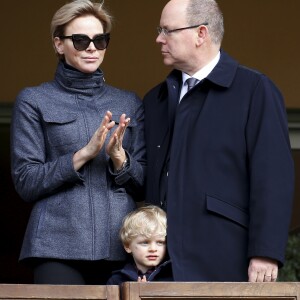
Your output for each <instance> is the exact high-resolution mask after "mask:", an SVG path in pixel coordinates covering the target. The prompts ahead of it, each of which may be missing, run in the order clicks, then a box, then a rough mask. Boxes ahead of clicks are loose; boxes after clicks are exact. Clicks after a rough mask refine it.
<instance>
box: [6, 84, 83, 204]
mask: <svg viewBox="0 0 300 300" xmlns="http://www.w3.org/2000/svg"><path fill="white" fill-rule="evenodd" d="M34 94H35V93H34V91H33V90H32V89H25V90H23V91H22V92H21V93H20V94H19V95H18V97H17V99H16V103H15V107H14V111H13V116H12V122H11V172H12V179H13V182H14V185H15V188H16V191H17V192H18V194H19V195H20V196H21V198H22V199H24V200H25V201H28V202H33V201H37V200H39V199H41V198H42V197H45V196H47V195H51V194H52V193H55V192H56V191H57V190H59V189H60V188H62V187H63V186H64V185H65V184H70V183H76V182H80V181H82V178H81V176H80V174H79V173H77V172H76V171H75V170H74V167H73V161H72V158H73V153H67V154H65V155H63V156H60V157H58V158H57V159H55V160H53V161H49V160H47V149H46V148H47V147H46V142H45V140H46V139H45V136H44V131H43V125H42V121H41V116H40V114H39V110H38V107H37V105H36V103H35V102H34V101H33V100H32V99H34V96H36V95H34Z"/></svg>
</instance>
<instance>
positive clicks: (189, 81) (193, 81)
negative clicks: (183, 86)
mask: <svg viewBox="0 0 300 300" xmlns="http://www.w3.org/2000/svg"><path fill="white" fill-rule="evenodd" d="M197 81H198V80H197V79H196V78H193V77H191V78H188V79H187V80H186V81H185V82H186V83H187V86H188V88H187V90H188V91H189V90H190V89H191V88H192V87H194V85H195V84H196V83H197Z"/></svg>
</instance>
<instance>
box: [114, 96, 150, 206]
mask: <svg viewBox="0 0 300 300" xmlns="http://www.w3.org/2000/svg"><path fill="white" fill-rule="evenodd" d="M135 103H137V105H136V109H135V112H134V113H133V118H134V120H133V122H134V124H135V126H133V127H132V129H131V130H132V134H131V146H130V149H125V151H126V155H127V157H128V166H127V167H126V168H125V169H124V170H123V171H122V172H120V173H115V172H114V168H113V164H112V161H111V160H110V162H109V173H110V174H111V176H112V177H113V178H114V182H115V183H116V184H117V185H119V186H124V188H125V189H126V192H127V193H128V194H130V195H131V196H132V197H133V198H134V199H135V201H137V202H139V201H143V200H144V197H145V195H144V194H145V187H144V186H145V172H146V146H145V137H144V106H143V103H142V101H141V100H140V99H139V98H136V101H135ZM125 134H126V132H125Z"/></svg>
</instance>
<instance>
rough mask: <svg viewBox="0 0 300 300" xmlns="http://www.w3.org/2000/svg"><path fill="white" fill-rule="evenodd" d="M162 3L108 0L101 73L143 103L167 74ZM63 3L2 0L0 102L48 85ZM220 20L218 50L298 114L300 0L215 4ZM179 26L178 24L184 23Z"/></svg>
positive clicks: (57, 0)
mask: <svg viewBox="0 0 300 300" xmlns="http://www.w3.org/2000/svg"><path fill="white" fill-rule="evenodd" d="M166 2H167V0H163V1H162V0H125V1H122V0H106V1H105V3H106V6H107V7H108V8H109V9H110V11H111V13H112V14H113V15H114V17H115V22H114V28H113V31H112V40H111V43H110V45H109V49H108V51H107V54H106V58H105V61H104V63H103V65H102V68H103V70H104V72H105V75H106V80H107V81H108V82H109V83H110V84H112V85H115V86H118V87H121V88H125V89H130V90H134V91H136V92H137V93H138V94H139V95H140V96H141V97H142V96H143V95H144V93H145V92H146V91H147V90H148V89H149V88H151V87H152V86H153V85H155V84H156V83H158V82H159V81H161V80H162V79H163V78H164V77H165V75H166V74H167V73H168V72H169V69H168V68H166V67H165V66H163V64H162V59H161V56H160V52H159V47H158V46H157V45H156V44H155V38H156V27H157V25H158V24H159V18H160V12H161V9H162V7H163V6H164V4H165V3H166ZM64 3H66V0H26V1H21V0H17V1H5V2H4V1H3V2H1V9H0V33H1V42H0V54H1V70H2V73H1V90H0V103H1V102H2V103H3V102H13V101H14V99H15V96H16V95H17V93H18V91H19V90H20V89H21V88H23V87H25V86H32V85H36V84H39V83H40V82H43V81H46V80H50V79H52V77H53V73H54V70H55V66H56V57H55V55H54V52H53V50H52V46H51V42H50V33H49V24H50V21H51V17H52V15H53V13H54V12H55V11H56V10H57V9H58V8H59V7H60V6H62V5H63V4H64ZM219 4H220V6H221V8H222V10H223V12H224V17H225V38H224V43H223V48H224V49H225V50H226V51H227V52H228V53H230V54H231V55H233V56H234V57H235V58H236V59H238V60H239V61H240V62H241V63H242V64H246V65H248V66H249V67H253V68H256V69H259V70H260V71H262V72H264V73H266V74H267V75H268V76H270V77H271V78H272V79H273V80H274V81H275V83H276V84H277V85H278V86H279V87H280V89H281V90H282V92H283V94H284V96H285V99H286V104H287V107H288V108H300V89H298V87H299V86H300V76H299V75H298V70H300V58H299V54H298V53H297V52H298V49H299V46H300V42H299V41H300V39H299V21H298V20H299V17H298V14H299V11H300V1H299V0H286V1H284V0H219ZM183 25H184V24H183Z"/></svg>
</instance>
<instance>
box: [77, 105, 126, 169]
mask: <svg viewBox="0 0 300 300" xmlns="http://www.w3.org/2000/svg"><path fill="white" fill-rule="evenodd" d="M111 118H112V113H111V112H110V111H107V112H106V114H105V116H104V117H103V119H102V122H101V124H100V126H99V128H98V129H97V130H96V132H95V133H94V135H93V136H92V138H91V140H90V141H89V142H88V144H87V145H86V146H85V147H83V148H82V149H80V150H79V151H77V152H76V153H75V154H74V156H73V164H74V169H75V170H76V171H78V170H79V169H80V168H81V167H82V166H83V165H84V164H85V163H86V162H88V161H89V160H91V159H93V158H94V157H96V156H97V155H98V153H99V152H100V150H101V149H102V147H103V145H104V143H105V140H106V137H107V134H108V132H109V131H110V130H111V129H112V128H113V127H114V126H115V122H114V121H111ZM129 122H130V119H129V118H126V115H125V114H122V115H121V117H120V122H119V125H118V127H117V128H116V129H115V131H114V132H113V134H112V135H111V137H110V139H109V142H108V144H107V147H106V153H107V154H108V155H109V156H110V158H111V159H112V162H113V164H114V167H115V169H116V170H117V169H120V168H121V167H122V165H123V162H124V161H125V159H126V154H125V151H124V149H123V146H122V142H123V137H124V133H125V130H126V128H127V126H128V124H129Z"/></svg>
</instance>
